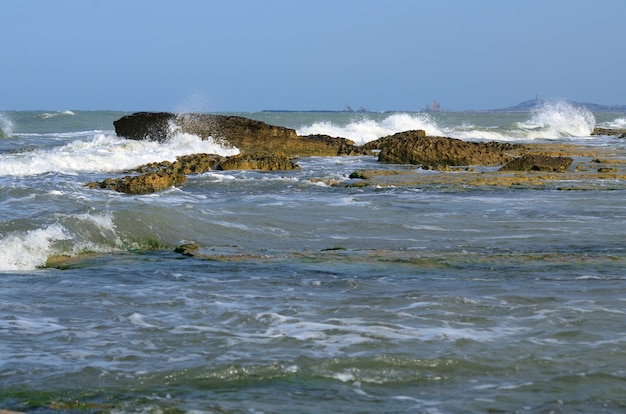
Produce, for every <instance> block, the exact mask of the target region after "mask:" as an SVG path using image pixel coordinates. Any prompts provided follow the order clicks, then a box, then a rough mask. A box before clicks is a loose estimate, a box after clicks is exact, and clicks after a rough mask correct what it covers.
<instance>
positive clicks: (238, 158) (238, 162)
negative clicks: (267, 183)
mask: <svg viewBox="0 0 626 414" xmlns="http://www.w3.org/2000/svg"><path fill="white" fill-rule="evenodd" d="M216 169H218V170H224V171H226V170H261V171H277V170H299V169H300V166H299V165H297V164H295V163H294V162H293V161H291V159H289V158H288V157H285V156H282V155H235V156H232V157H227V158H226V159H224V160H223V161H222V162H220V163H219V164H218V165H217V166H216Z"/></svg>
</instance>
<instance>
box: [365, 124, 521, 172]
mask: <svg viewBox="0 0 626 414" xmlns="http://www.w3.org/2000/svg"><path fill="white" fill-rule="evenodd" d="M363 147H364V148H366V149H369V150H373V149H378V150H380V154H379V155H378V160H379V161H380V162H384V163H388V164H415V165H420V166H422V167H427V168H433V169H446V168H447V167H450V166H467V165H485V166H492V165H500V164H504V163H506V162H508V161H510V160H511V158H512V157H511V156H510V155H508V154H507V152H506V151H508V150H511V149H512V148H513V145H512V144H501V143H497V142H486V143H485V142H465V141H462V140H460V139H455V138H447V137H431V136H427V135H426V133H425V132H424V131H422V130H415V131H405V132H399V133H397V134H394V135H391V136H388V137H383V138H380V139H379V140H376V141H373V142H370V143H368V144H366V145H364V146H363Z"/></svg>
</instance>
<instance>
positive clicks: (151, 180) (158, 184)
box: [87, 172, 187, 194]
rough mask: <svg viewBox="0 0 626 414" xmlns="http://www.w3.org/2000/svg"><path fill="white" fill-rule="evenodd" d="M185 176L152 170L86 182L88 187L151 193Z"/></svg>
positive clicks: (167, 186) (184, 179)
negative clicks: (139, 173) (151, 171)
mask: <svg viewBox="0 0 626 414" xmlns="http://www.w3.org/2000/svg"><path fill="white" fill-rule="evenodd" d="M186 181H187V176H186V175H184V174H180V173H173V174H169V173H166V172H153V173H147V174H142V175H135V176H130V175H127V176H125V177H122V178H107V179H106V180H104V181H101V182H92V183H89V184H87V186H88V187H90V188H105V189H108V190H113V191H117V192H120V193H126V194H151V193H155V192H158V191H163V190H165V189H166V188H169V187H172V186H175V185H179V184H183V183H185V182H186Z"/></svg>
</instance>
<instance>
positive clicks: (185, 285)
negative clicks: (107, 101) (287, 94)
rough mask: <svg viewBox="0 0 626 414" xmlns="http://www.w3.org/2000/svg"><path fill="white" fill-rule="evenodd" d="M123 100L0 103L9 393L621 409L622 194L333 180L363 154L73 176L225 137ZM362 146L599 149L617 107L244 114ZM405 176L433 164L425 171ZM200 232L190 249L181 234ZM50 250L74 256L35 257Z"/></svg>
mask: <svg viewBox="0 0 626 414" xmlns="http://www.w3.org/2000/svg"><path fill="white" fill-rule="evenodd" d="M123 115H125V113H122V112H105V111H96V112H85V111H58V112H54V111H49V112H17V111H5V112H2V113H1V114H0V128H1V129H2V132H1V138H0V283H1V289H0V409H8V410H15V411H32V412H41V413H46V412H115V413H126V412H129V413H138V412H150V413H152V412H154V413H160V412H194V413H202V412H206V413H217V412H219V413H240V412H241V413H242V412H246V413H248V412H250V413H261V412H266V413H274V412H276V413H278V412H280V413H301V412H319V413H322V412H323V413H326V412H342V413H364V412H385V413H406V412H420V413H421V412H426V413H455V412H546V413H547V412H555V413H557V412H562V413H570V412H608V413H616V412H623V411H624V410H626V397H625V396H626V295H625V294H626V251H625V247H626V243H625V238H624V235H625V234H626V193H624V191H622V190H616V191H609V190H608V189H609V188H611V187H610V186H608V187H607V190H606V191H603V190H600V189H598V190H593V191H557V190H556V189H543V190H520V189H515V188H510V189H505V188H501V189H495V188H489V189H486V188H479V187H476V188H471V187H458V188H454V187H449V186H448V187H445V188H443V187H437V186H436V185H424V186H420V185H412V186H407V187H388V188H375V187H360V188H345V187H341V186H339V187H337V186H332V185H329V183H332V182H341V181H345V180H348V176H349V174H350V173H351V172H353V171H354V170H357V169H367V168H375V169H384V168H413V169H414V170H415V168H414V167H406V166H405V167H398V166H385V165H380V164H378V163H377V161H376V158H375V157H368V156H364V157H310V158H301V159H299V160H298V164H299V165H300V166H301V167H302V169H301V170H300V171H288V172H270V173H262V172H255V171H224V172H221V171H212V172H207V173H204V174H200V175H195V176H190V177H189V181H188V182H187V183H185V184H184V185H182V186H180V187H176V188H171V189H168V190H166V191H163V192H160V193H156V194H150V195H141V196H130V195H124V194H119V193H115V192H111V191H108V190H95V189H90V188H87V187H85V184H86V183H87V182H90V181H98V180H102V179H104V178H107V177H116V176H121V175H123V174H124V171H125V170H127V169H129V168H133V167H136V166H138V165H141V164H145V163H147V162H152V161H163V160H173V159H175V158H176V157H177V156H179V155H184V154H191V153H198V152H209V153H218V154H222V155H232V154H234V153H236V149H232V148H223V147H220V146H219V145H218V144H216V143H215V142H214V141H212V140H207V141H202V140H200V139H199V138H198V137H195V136H193V135H185V134H180V135H178V136H175V137H173V138H172V139H171V140H170V141H168V142H165V143H162V144H158V143H154V142H147V141H146V142H139V141H129V140H125V139H122V138H119V137H117V136H116V135H115V133H114V131H113V126H112V122H113V121H114V120H115V119H118V118H119V117H121V116H123ZM239 115H243V116H247V117H250V118H254V119H259V120H261V121H264V122H268V123H270V124H274V125H281V126H287V127H291V128H294V129H296V130H297V131H298V133H299V134H302V135H304V134H314V133H321V134H329V135H333V136H341V137H345V138H349V139H352V140H354V141H355V142H357V143H363V142H367V141H370V140H372V139H376V138H378V137H381V136H386V135H390V134H393V133H395V132H399V131H404V130H411V129H425V130H426V132H427V133H428V134H431V135H445V136H451V137H456V138H462V139H465V140H481V141H485V140H497V141H501V142H567V143H574V144H576V143H582V144H585V145H597V146H601V147H604V148H609V149H610V150H611V151H612V153H614V154H615V157H616V158H623V156H624V153H625V151H624V150H625V148H626V144H625V143H624V140H623V139H619V138H616V137H607V136H591V135H590V134H591V131H592V129H593V127H594V126H606V127H620V126H621V127H623V125H624V124H625V122H626V116H624V114H606V113H596V114H592V113H591V112H589V111H587V110H585V109H584V108H574V107H572V106H570V105H568V104H566V103H563V102H556V103H551V104H549V105H547V106H545V107H543V108H541V109H540V110H538V111H536V112H532V113H516V114H512V113H484V112H477V113H447V112H443V113H331V112H325V113H309V112H276V113H275V112H262V113H245V114H239ZM416 172H418V173H423V174H429V173H432V172H428V171H420V170H416ZM191 242H193V243H196V244H197V245H198V246H200V248H199V256H198V257H188V256H184V255H181V254H180V253H176V252H174V248H175V247H176V246H179V245H181V244H183V243H191ZM56 255H67V256H71V257H77V258H79V260H78V261H77V262H76V263H75V264H74V265H72V264H71V263H70V265H69V266H68V268H67V269H65V270H58V269H46V268H43V266H44V265H45V263H46V261H47V259H48V258H49V257H52V256H56Z"/></svg>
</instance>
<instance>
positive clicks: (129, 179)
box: [87, 154, 300, 194]
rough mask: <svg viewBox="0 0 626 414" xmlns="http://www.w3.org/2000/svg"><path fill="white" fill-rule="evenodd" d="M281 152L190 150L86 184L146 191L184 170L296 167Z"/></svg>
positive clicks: (180, 177) (181, 178)
mask: <svg viewBox="0 0 626 414" xmlns="http://www.w3.org/2000/svg"><path fill="white" fill-rule="evenodd" d="M299 169H300V166H299V165H297V164H295V163H294V162H293V161H292V160H291V159H290V158H289V157H286V156H284V155H262V154H261V155H254V154H249V155H235V156H232V157H222V156H220V155H215V154H192V155H184V156H181V157H178V158H176V161H175V162H170V161H163V162H153V163H150V164H146V165H142V166H141V167H138V168H136V169H135V170H133V171H134V172H138V173H140V175H135V176H130V175H127V176H125V177H123V178H117V179H114V178H108V179H106V180H104V181H101V182H91V183H88V184H87V187H90V188H104V189H108V190H113V191H117V192H120V193H126V194H150V193H154V192H157V191H162V190H165V189H166V188H169V187H172V186H175V185H180V184H183V183H185V182H186V181H187V176H186V174H201V173H204V172H206V171H210V170H261V171H277V170H299Z"/></svg>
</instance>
